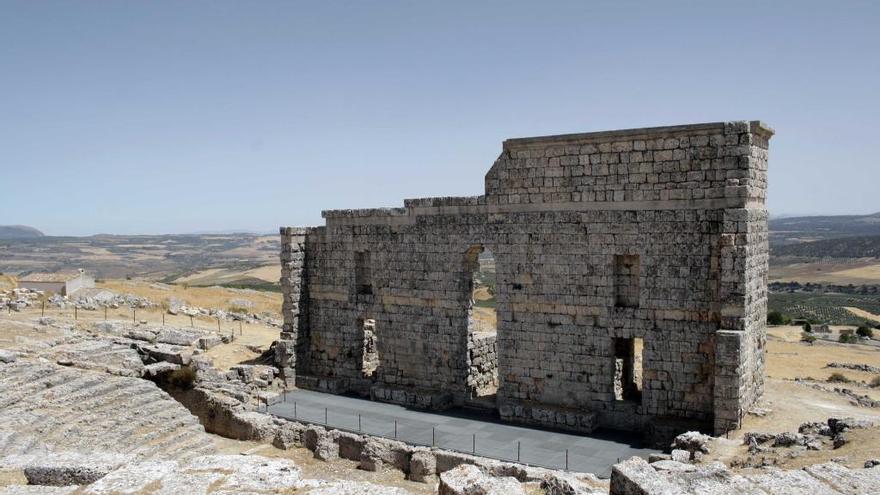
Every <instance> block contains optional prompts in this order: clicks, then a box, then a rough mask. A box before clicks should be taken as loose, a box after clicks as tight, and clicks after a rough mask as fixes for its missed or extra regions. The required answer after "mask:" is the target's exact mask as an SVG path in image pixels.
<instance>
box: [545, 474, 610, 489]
mask: <svg viewBox="0 0 880 495" xmlns="http://www.w3.org/2000/svg"><path fill="white" fill-rule="evenodd" d="M596 482H598V479H593V478H590V479H581V478H579V477H578V476H575V475H573V474H569V473H562V472H558V471H554V472H551V473H548V474H546V475H545V476H544V479H543V480H541V489H542V490H544V494H545V495H600V494H606V493H608V490H604V489H600V488H596V487H594V486H593V483H596Z"/></svg>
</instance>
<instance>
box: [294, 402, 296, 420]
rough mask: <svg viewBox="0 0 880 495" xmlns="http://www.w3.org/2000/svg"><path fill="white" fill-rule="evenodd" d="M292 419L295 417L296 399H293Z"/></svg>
mask: <svg viewBox="0 0 880 495" xmlns="http://www.w3.org/2000/svg"><path fill="white" fill-rule="evenodd" d="M293 419H296V401H293Z"/></svg>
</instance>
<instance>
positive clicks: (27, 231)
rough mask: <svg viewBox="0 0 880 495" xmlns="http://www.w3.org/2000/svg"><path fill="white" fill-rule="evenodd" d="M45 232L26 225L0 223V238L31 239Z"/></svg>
mask: <svg viewBox="0 0 880 495" xmlns="http://www.w3.org/2000/svg"><path fill="white" fill-rule="evenodd" d="M44 235H45V234H43V233H42V232H40V231H39V230H37V229H35V228H33V227H28V226H27V225H0V239H32V238H34V237H44Z"/></svg>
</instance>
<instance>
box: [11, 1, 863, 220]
mask: <svg viewBox="0 0 880 495" xmlns="http://www.w3.org/2000/svg"><path fill="white" fill-rule="evenodd" d="M0 13H2V15H0V66H2V67H3V68H4V71H3V73H4V76H3V78H0V111H2V113H3V116H4V118H3V119H2V120H0V136H2V137H0V144H2V145H3V146H2V150H3V151H2V154H0V177H2V185H0V225H13V224H23V225H29V226H32V227H34V228H37V229H39V230H41V231H43V232H45V233H46V234H50V235H61V236H63V235H91V234H96V233H108V234H121V235H127V234H175V233H193V232H205V231H230V230H250V231H257V232H275V231H276V230H277V227H278V226H281V225H321V224H322V223H323V222H322V219H321V211H322V210H327V209H344V208H365V207H399V206H401V205H402V202H403V199H404V198H417V197H430V196H472V195H479V194H481V193H482V189H483V176H484V174H485V173H486V172H487V171H488V170H489V167H490V166H491V165H492V162H493V161H494V160H495V158H496V157H497V156H498V153H499V152H500V150H501V143H502V141H503V140H504V139H507V138H513V137H524V136H536V135H548V134H564V133H574V132H589V131H602V130H611V129H623V128H634V127H653V126H661V125H676V124H687V123H697V122H714V121H727V120H756V119H760V120H762V121H764V122H766V123H767V124H768V125H770V126H771V127H773V128H774V129H775V130H776V136H775V137H774V138H773V139H772V140H771V142H770V172H769V175H770V177H769V192H768V208H769V210H770V212H771V214H772V215H773V216H776V217H778V216H799V215H805V214H822V215H835V214H870V213H874V212H877V211H878V210H880V202H878V201H877V200H875V199H874V196H875V195H876V192H875V190H874V187H875V185H876V184H877V183H878V181H880V167H878V166H877V158H876V153H875V152H874V150H873V143H874V141H876V138H875V136H874V134H875V127H876V118H875V116H876V115H877V114H880V98H878V97H877V96H876V88H877V87H880V61H878V60H877V57H872V56H870V53H874V52H876V51H877V49H878V48H880V30H877V29H876V26H877V25H878V24H880V22H878V21H880V4H877V3H872V2H866V1H848V2H838V3H830V2H816V1H780V2H772V3H762V2H757V1H751V2H749V1H747V2H738V3H735V4H732V3H717V2H690V1H677V2H667V3H663V4H659V3H648V4H646V3H636V2H604V1H597V2H589V3H586V2H574V1H559V2H552V3H542V4H534V3H531V2H528V3H527V2H496V1H487V2H479V3H472V2H444V3H441V4H423V3H411V2H404V1H384V2H380V3H362V2H332V3H307V2H281V1H264V2H259V3H240V2H229V1H216V2H210V3H206V2H170V1H167V0H165V1H155V2H93V1H80V2H70V3H68V2H31V1H6V2H3V3H2V5H0Z"/></svg>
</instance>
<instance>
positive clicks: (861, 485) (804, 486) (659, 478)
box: [610, 457, 880, 495]
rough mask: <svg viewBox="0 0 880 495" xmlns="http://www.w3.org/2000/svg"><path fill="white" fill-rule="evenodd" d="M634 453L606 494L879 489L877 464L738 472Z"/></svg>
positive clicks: (826, 494)
mask: <svg viewBox="0 0 880 495" xmlns="http://www.w3.org/2000/svg"><path fill="white" fill-rule="evenodd" d="M669 462H671V461H660V462H656V463H653V464H648V463H647V462H645V460H644V459H641V458H639V457H633V458H632V459H629V460H627V461H624V462H621V463H619V464H615V465H614V467H613V469H612V471H611V490H610V495H661V494H662V495H678V494H681V495H685V494H691V493H700V494H706V495H710V494H718V495H722V494H731V495H733V494H750V495H775V494H781V493H785V494H789V495H843V494H846V495H856V494H868V493H877V490H878V487H880V469H878V468H870V469H848V468H846V467H845V466H841V465H840V464H837V463H834V462H828V463H825V464H817V465H814V466H808V467H806V468H804V469H801V470H793V471H783V470H780V469H767V471H766V473H758V474H745V475H741V474H737V473H734V472H732V471H730V470H729V469H728V468H727V467H726V466H724V464H721V463H713V464H709V465H707V466H693V465H690V464H684V465H681V468H676V469H669V468H668V466H663V465H660V464H661V463H669Z"/></svg>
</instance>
